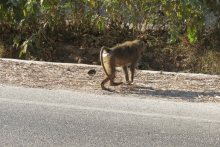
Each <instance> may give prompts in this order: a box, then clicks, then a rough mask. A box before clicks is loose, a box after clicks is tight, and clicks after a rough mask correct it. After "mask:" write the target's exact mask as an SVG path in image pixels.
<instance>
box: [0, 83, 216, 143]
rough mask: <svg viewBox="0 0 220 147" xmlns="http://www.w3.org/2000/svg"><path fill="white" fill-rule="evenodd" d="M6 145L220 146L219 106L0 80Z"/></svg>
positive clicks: (1, 133)
mask: <svg viewBox="0 0 220 147" xmlns="http://www.w3.org/2000/svg"><path fill="white" fill-rule="evenodd" d="M0 146H1V147H9V146H10V147H11V146H13V147H17V146H19V147H20V146H21V147H22V146H24V147H29V146H30V147H35V146H39V147H44V146H51V147H70V146H71V147H72V146H75V147H78V146H80V147H81V146H85V147H87V146H88V147H90V146H111V147H112V146H132V147H134V146H144V147H146V146H150V147H152V146H169V147H171V146H178V147H179V146H187V147H190V146H193V147H196V146H199V147H202V146H205V147H207V146H209V147H210V146H216V147H219V146H220V106H219V105H215V104H204V103H182V102H171V101H158V100H149V99H137V98H126V97H110V96H103V95H92V94H83V93H75V92H67V91H53V90H43V89H24V88H16V87H6V86H0Z"/></svg>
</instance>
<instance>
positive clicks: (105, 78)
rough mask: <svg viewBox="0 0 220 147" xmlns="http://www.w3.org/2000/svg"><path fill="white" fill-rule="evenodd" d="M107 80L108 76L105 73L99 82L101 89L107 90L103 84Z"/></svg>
mask: <svg viewBox="0 0 220 147" xmlns="http://www.w3.org/2000/svg"><path fill="white" fill-rule="evenodd" d="M109 80H110V79H109V77H108V76H107V75H105V77H104V79H103V80H102V82H101V88H102V90H107V88H105V86H104V85H105V83H107V82H108V81H109Z"/></svg>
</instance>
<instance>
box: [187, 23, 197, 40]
mask: <svg viewBox="0 0 220 147" xmlns="http://www.w3.org/2000/svg"><path fill="white" fill-rule="evenodd" d="M187 33H188V38H189V39H190V42H195V41H196V40H197V37H198V32H197V29H196V24H195V23H194V21H192V22H190V23H189V24H188V26H187Z"/></svg>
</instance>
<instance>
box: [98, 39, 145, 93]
mask: <svg viewBox="0 0 220 147" xmlns="http://www.w3.org/2000/svg"><path fill="white" fill-rule="evenodd" d="M144 50H145V43H144V42H143V41H140V40H134V41H127V42H124V43H122V44H119V45H116V46H114V47H112V48H108V47H105V46H103V47H102V48H101V50H100V61H101V65H102V67H103V70H104V72H105V74H106V75H105V77H104V79H103V80H102V82H101V88H102V90H107V88H105V87H104V84H105V83H106V82H108V81H110V86H118V85H120V84H122V83H123V82H118V83H116V82H114V79H115V67H122V70H123V73H124V77H125V81H126V83H127V84H131V83H132V82H133V79H134V71H135V67H136V65H137V63H138V61H139V60H140V58H141V55H142V54H143V52H144ZM129 64H130V72H131V73H130V81H129V78H128V70H127V68H128V65H129Z"/></svg>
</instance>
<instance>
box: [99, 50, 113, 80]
mask: <svg viewBox="0 0 220 147" xmlns="http://www.w3.org/2000/svg"><path fill="white" fill-rule="evenodd" d="M103 50H106V51H107V52H109V51H110V49H109V48H107V47H105V46H103V47H102V48H101V50H100V62H101V65H102V68H103V70H104V72H105V74H106V75H107V76H108V77H109V79H111V77H110V76H109V74H108V73H107V71H106V68H105V65H104V63H103Z"/></svg>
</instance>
